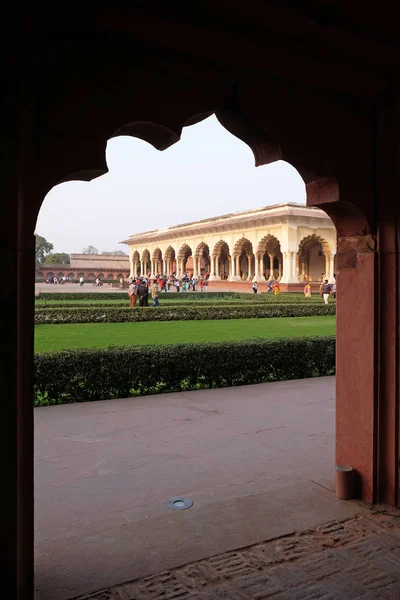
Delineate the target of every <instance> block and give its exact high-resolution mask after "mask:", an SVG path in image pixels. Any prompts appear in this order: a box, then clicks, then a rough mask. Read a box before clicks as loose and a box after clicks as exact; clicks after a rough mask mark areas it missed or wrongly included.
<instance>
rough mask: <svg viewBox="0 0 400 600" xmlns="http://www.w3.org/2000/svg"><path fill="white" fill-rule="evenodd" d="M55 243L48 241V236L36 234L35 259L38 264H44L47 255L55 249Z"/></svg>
mask: <svg viewBox="0 0 400 600" xmlns="http://www.w3.org/2000/svg"><path fill="white" fill-rule="evenodd" d="M53 247H54V246H53V244H51V243H50V242H48V241H47V240H46V238H44V237H42V236H41V235H36V234H35V259H36V266H39V265H42V264H43V263H44V261H45V259H46V256H47V255H48V254H49V253H50V252H51V251H52V250H53Z"/></svg>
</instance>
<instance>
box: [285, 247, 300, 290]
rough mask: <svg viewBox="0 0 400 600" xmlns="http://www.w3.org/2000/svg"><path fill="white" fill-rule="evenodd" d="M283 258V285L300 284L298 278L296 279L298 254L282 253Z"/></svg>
mask: <svg viewBox="0 0 400 600" xmlns="http://www.w3.org/2000/svg"><path fill="white" fill-rule="evenodd" d="M282 257H283V273H282V279H281V282H282V283H298V280H297V278H296V277H295V275H294V273H295V268H296V253H295V252H288V251H285V252H282Z"/></svg>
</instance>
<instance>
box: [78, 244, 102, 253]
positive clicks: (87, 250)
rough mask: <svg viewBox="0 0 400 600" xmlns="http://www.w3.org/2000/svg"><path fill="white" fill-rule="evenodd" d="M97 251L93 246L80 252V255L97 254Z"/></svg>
mask: <svg viewBox="0 0 400 600" xmlns="http://www.w3.org/2000/svg"><path fill="white" fill-rule="evenodd" d="M98 253H99V251H98V250H97V248H96V247H95V246H88V247H87V248H84V249H83V250H82V254H98Z"/></svg>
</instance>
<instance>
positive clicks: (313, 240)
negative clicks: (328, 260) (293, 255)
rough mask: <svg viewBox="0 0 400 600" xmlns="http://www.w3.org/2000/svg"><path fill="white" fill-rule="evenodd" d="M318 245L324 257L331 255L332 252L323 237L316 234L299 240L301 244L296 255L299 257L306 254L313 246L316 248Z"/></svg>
mask: <svg viewBox="0 0 400 600" xmlns="http://www.w3.org/2000/svg"><path fill="white" fill-rule="evenodd" d="M318 245H319V246H321V248H322V252H323V253H324V254H325V256H331V255H332V251H331V248H330V246H329V244H328V242H327V241H326V240H325V239H324V238H323V237H321V236H319V235H317V234H316V233H313V234H311V235H307V236H306V237H304V238H303V239H302V240H301V242H300V244H299V249H298V254H299V255H303V254H308V253H309V251H310V250H311V248H312V247H313V246H318Z"/></svg>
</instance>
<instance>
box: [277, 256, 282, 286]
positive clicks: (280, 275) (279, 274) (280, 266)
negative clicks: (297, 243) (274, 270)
mask: <svg viewBox="0 0 400 600" xmlns="http://www.w3.org/2000/svg"><path fill="white" fill-rule="evenodd" d="M278 261H279V267H278V279H279V281H280V280H281V279H282V257H281V256H279V258H278Z"/></svg>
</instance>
